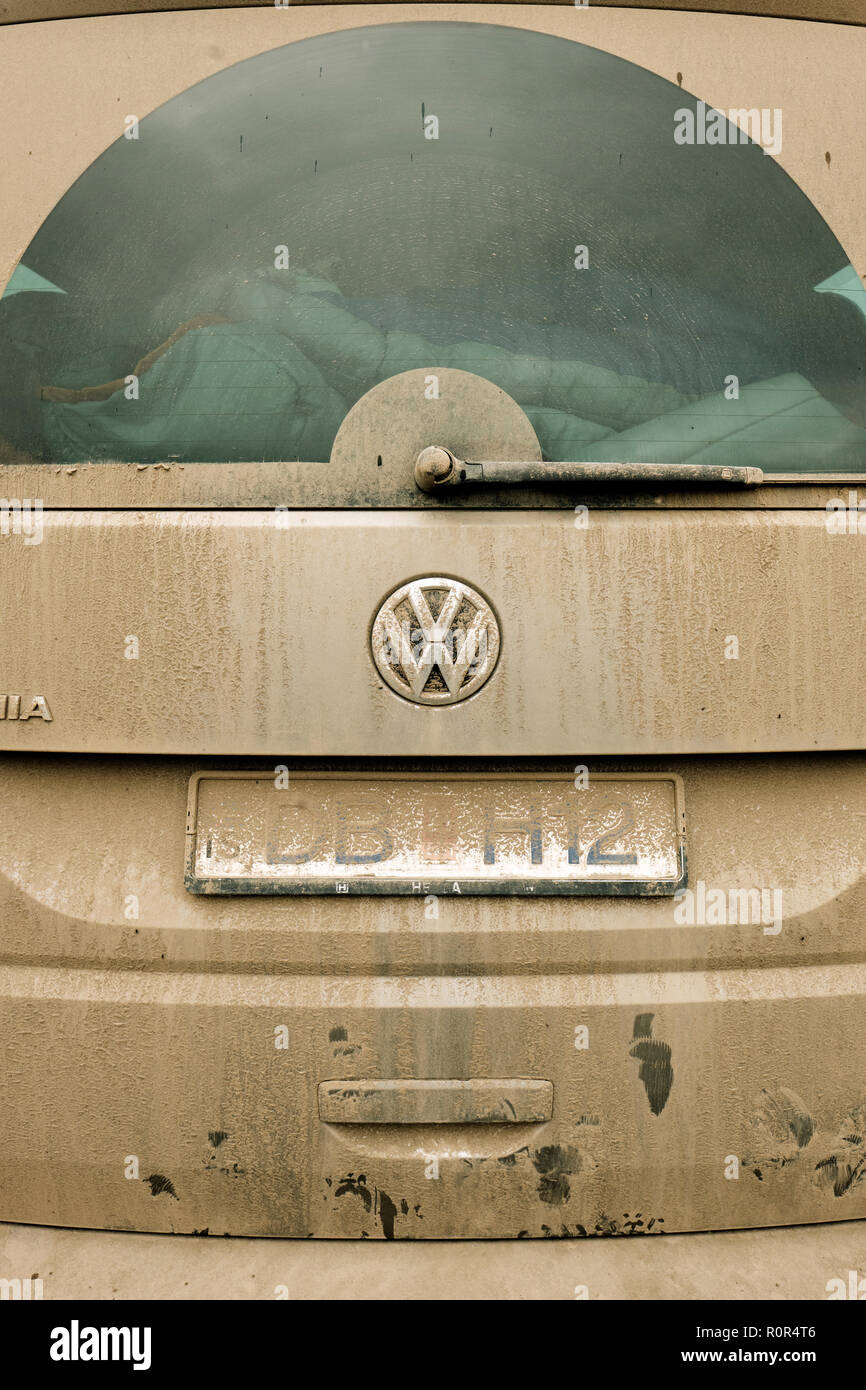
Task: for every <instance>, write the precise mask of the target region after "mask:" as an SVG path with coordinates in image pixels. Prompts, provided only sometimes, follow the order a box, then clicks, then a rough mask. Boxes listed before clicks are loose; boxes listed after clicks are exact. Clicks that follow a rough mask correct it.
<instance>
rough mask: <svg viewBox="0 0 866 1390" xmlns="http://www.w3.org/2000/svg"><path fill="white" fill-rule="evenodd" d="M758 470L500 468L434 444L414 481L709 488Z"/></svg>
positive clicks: (758, 479) (759, 478) (437, 485)
mask: <svg viewBox="0 0 866 1390" xmlns="http://www.w3.org/2000/svg"><path fill="white" fill-rule="evenodd" d="M763 481H764V474H763V471H762V469H760V468H727V467H722V466H721V465H719V464H712V463H513V462H511V461H508V462H505V463H497V462H492V461H491V462H487V461H481V462H473V461H470V460H468V459H459V458H457V456H456V454H452V452H451V450H450V449H445V448H443V447H442V446H441V445H439V444H433V445H431V446H430V448H428V449H422V450H421V453H420V454H419V455H418V458H417V460H416V463H415V482H416V483H417V484H418V487H419V488H421V490H422V492H440V491H444V490H445V489H447V488H456V487H476V486H478V485H479V484H482V485H486V486H497V487H502V486H508V485H519V484H522V485H523V486H535V485H536V484H543V483H565V484H568V483H591V484H592V483H632V484H634V483H652V484H657V483H714V484H723V485H724V486H726V487H727V486H741V487H756V486H757V485H758V484H759V483H762V482H763Z"/></svg>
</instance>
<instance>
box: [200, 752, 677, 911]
mask: <svg viewBox="0 0 866 1390" xmlns="http://www.w3.org/2000/svg"><path fill="white" fill-rule="evenodd" d="M685 883H686V858H685V819H684V810H683V789H682V780H681V779H680V778H679V777H677V776H674V775H668V774H665V775H656V774H652V773H647V774H632V775H630V776H627V777H621V776H615V775H612V774H604V775H602V774H596V775H591V774H590V776H589V778H588V784H587V785H586V786H583V785H582V779H581V776H580V774H578V776H577V777H576V778H575V777H573V776H572V775H571V774H564V773H562V774H560V773H553V774H542V775H538V774H534V773H517V774H514V773H511V774H509V773H501V774H500V773H485V774H478V775H476V774H473V773H465V774H452V775H450V776H443V775H441V774H436V773H378V774H369V773H367V774H365V775H363V776H359V775H357V774H346V775H344V774H341V773H331V772H305V771H304V772H301V771H299V772H291V771H290V772H289V773H288V774H286V773H285V772H282V773H280V772H279V771H276V772H267V773H263V772H200V773H196V775H195V776H194V777H193V778H192V781H191V783H190V793H189V809H188V813H187V861H186V887H187V889H188V890H189V891H190V892H191V893H205V894H214V893H226V894H250V893H272V894H273V893H307V894H327V895H333V894H337V893H346V894H349V895H350V896H351V895H353V894H355V895H357V894H404V893H405V894H420V895H426V894H428V893H430V894H440V895H441V894H449V895H458V894H461V895H462V894H507V895H519V896H525V895H528V894H529V895H531V894H534V895H536V896H544V895H552V894H560V895H568V894H590V893H591V894H634V895H637V894H639V895H646V896H652V897H658V896H661V895H666V894H673V893H675V892H676V891H677V889H679V888H683V887H684V886H685Z"/></svg>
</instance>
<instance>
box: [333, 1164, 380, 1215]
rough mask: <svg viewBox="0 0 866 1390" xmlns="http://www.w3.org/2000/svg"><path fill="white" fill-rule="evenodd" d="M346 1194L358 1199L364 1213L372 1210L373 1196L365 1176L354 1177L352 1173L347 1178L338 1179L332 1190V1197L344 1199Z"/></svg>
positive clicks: (361, 1174) (360, 1174) (362, 1174)
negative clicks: (362, 1205) (361, 1203)
mask: <svg viewBox="0 0 866 1390" xmlns="http://www.w3.org/2000/svg"><path fill="white" fill-rule="evenodd" d="M347 1193H351V1195H352V1196H353V1197H360V1198H361V1201H362V1202H363V1203H364V1210H365V1211H372V1210H373V1194H372V1192H371V1191H370V1189H369V1187H368V1186H367V1177H366V1174H364V1173H359V1174H358V1176H357V1177H355V1174H354V1173H349V1175H348V1177H345V1178H340V1180H339V1182H338V1183H337V1186H336V1188H335V1189H334V1196H335V1197H345V1196H346V1194H347Z"/></svg>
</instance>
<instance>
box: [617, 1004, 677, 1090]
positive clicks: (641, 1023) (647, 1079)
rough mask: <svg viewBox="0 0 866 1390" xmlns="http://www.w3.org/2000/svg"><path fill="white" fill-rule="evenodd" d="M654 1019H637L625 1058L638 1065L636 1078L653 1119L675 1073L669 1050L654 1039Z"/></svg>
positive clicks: (646, 1017) (642, 1017)
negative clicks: (645, 1095) (638, 1080)
mask: <svg viewBox="0 0 866 1390" xmlns="http://www.w3.org/2000/svg"><path fill="white" fill-rule="evenodd" d="M654 1018H655V1014H638V1015H637V1016H636V1018H635V1021H634V1036H633V1038H632V1045H631V1049H630V1051H629V1054H628V1055H629V1057H635V1058H636V1059H637V1060H638V1061H639V1062H640V1069H639V1071H638V1076H639V1077H640V1079H641V1081H642V1082H643V1084H644V1090H645V1091H646V1094H647V1100H648V1101H649V1105H650V1110H651V1111H652V1112H653V1114H654V1115H660V1114H661V1112H662V1111H663V1110H664V1108H665V1105H666V1104H667V1099H668V1096H669V1095H670V1093H671V1087H672V1086H673V1084H674V1069H673V1067H672V1066H671V1050H670V1047H669V1046H668V1044H667V1043H665V1042H659V1040H658V1038H654V1037H653V1019H654Z"/></svg>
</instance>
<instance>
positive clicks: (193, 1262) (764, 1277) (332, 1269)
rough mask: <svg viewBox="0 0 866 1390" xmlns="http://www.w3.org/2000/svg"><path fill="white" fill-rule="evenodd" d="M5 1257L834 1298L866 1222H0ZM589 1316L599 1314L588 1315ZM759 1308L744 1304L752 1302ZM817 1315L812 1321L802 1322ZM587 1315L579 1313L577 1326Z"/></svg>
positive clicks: (65, 1289)
mask: <svg viewBox="0 0 866 1390" xmlns="http://www.w3.org/2000/svg"><path fill="white" fill-rule="evenodd" d="M0 1261H2V1264H3V1267H4V1268H5V1269H10V1270H19V1269H20V1270H22V1271H23V1270H26V1271H27V1274H25V1275H24V1277H25V1278H26V1277H27V1275H29V1274H30V1273H32V1272H35V1273H37V1274H38V1275H39V1277H40V1278H41V1279H42V1281H43V1295H44V1297H45V1299H46V1300H47V1299H58V1298H74V1299H79V1298H98V1299H133V1298H146V1299H163V1298H171V1299H206V1298H221V1299H222V1298H224V1299H232V1300H235V1299H273V1298H276V1297H278V1296H279V1297H281V1298H286V1297H288V1298H289V1299H290V1300H291V1301H292V1302H297V1301H299V1300H317V1299H333V1300H338V1299H339V1300H343V1299H345V1300H357V1298H358V1292H359V1290H362V1291H363V1296H364V1298H365V1299H377V1300H385V1299H396V1300H400V1301H404V1300H408V1299H411V1300H419V1299H423V1300H425V1301H426V1300H429V1299H434V1300H437V1301H450V1300H455V1299H456V1300H460V1299H469V1300H472V1301H475V1300H477V1299H507V1300H513V1299H517V1300H529V1299H532V1300H544V1301H548V1300H551V1299H556V1300H562V1301H569V1302H573V1300H574V1298H575V1290H576V1289H577V1288H578V1287H584V1288H586V1291H587V1297H588V1298H589V1299H590V1300H591V1301H595V1300H598V1299H640V1300H645V1299H654V1300H656V1299H668V1298H673V1299H684V1300H685V1299H689V1300H691V1299H695V1300H698V1299H721V1298H732V1299H740V1300H754V1299H765V1298H766V1299H773V1300H779V1301H781V1300H786V1299H792V1298H798V1299H799V1298H802V1299H809V1300H815V1299H819V1300H820V1299H825V1298H827V1296H828V1291H827V1283H828V1281H829V1280H831V1279H839V1278H841V1279H842V1280H843V1282H845V1281H847V1279H848V1271H849V1270H850V1269H854V1270H857V1271H858V1272H859V1273H860V1275H862V1272H863V1270H864V1269H866V1221H845V1222H839V1223H837V1224H835V1225H832V1226H823V1227H820V1226H806V1227H800V1228H785V1227H779V1228H777V1229H776V1230H766V1231H715V1232H712V1233H710V1234H708V1235H687V1236H668V1237H667V1239H666V1240H652V1239H647V1240H642V1241H637V1242H635V1241H633V1240H630V1241H623V1240H605V1241H601V1240H593V1241H589V1242H587V1241H561V1240H554V1241H543V1242H539V1241H527V1240H521V1241H513V1242H506V1241H500V1242H499V1243H498V1245H497V1246H496V1252H495V1258H492V1257H491V1250H490V1246H489V1245H487V1244H485V1243H484V1242H482V1241H479V1242H472V1241H465V1242H463V1243H460V1244H455V1243H453V1242H451V1243H449V1244H444V1243H435V1242H433V1243H430V1242H428V1243H426V1244H425V1245H417V1244H411V1245H410V1244H405V1245H389V1246H387V1247H384V1246H382V1245H380V1244H373V1243H371V1242H369V1241H358V1242H357V1243H356V1244H354V1245H351V1246H347V1245H346V1244H345V1243H343V1244H342V1245H340V1246H334V1245H333V1244H329V1243H327V1242H321V1241H287V1240H267V1241H261V1240H259V1241H255V1240H230V1241H226V1240H202V1239H194V1238H193V1237H185V1238H182V1237H174V1238H173V1239H171V1240H167V1239H166V1238H165V1236H148V1235H129V1234H119V1233H117V1232H109V1233H103V1232H98V1231H68V1230H57V1229H49V1228H46V1227H44V1226H5V1225H0ZM591 1316H593V1315H591ZM745 1316H746V1317H749V1316H750V1314H749V1313H748V1312H746V1313H745ZM806 1320H807V1321H808V1319H806ZM581 1326H583V1324H581Z"/></svg>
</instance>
